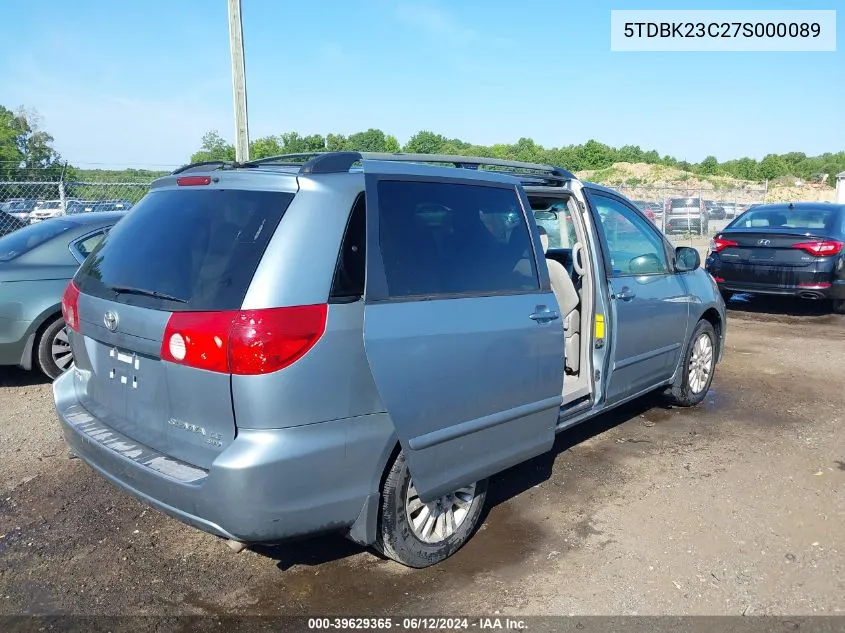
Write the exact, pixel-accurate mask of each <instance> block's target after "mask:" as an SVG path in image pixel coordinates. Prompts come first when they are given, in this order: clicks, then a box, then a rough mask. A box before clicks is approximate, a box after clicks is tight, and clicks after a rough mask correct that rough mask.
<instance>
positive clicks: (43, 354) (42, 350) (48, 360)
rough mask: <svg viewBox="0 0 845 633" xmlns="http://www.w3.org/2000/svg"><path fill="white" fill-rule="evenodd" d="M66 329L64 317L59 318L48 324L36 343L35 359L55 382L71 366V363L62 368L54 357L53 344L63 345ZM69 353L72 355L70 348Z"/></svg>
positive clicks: (40, 367)
mask: <svg viewBox="0 0 845 633" xmlns="http://www.w3.org/2000/svg"><path fill="white" fill-rule="evenodd" d="M64 329H65V322H64V320H63V319H62V317H57V318H55V319H53V320H52V321H50V322H49V323H48V324H47V327H45V328H44V330H43V331H42V332H41V336H39V337H38V341H37V343H36V345H37V349H36V357H35V358H36V361H37V362H38V367H39V369H41V371H42V372H43V373H44V374H45V375H46V376H47V377H48V378H49V379H50V380H55V379H56V378H58V377H59V376H61V375H62V374H63V373H64V372H65V371H66V370H67V368H68V367H70V365H71V363H70V362H69V363H68V364H67V365H66V366H65V367H60V366H59V365H58V364H57V363H56V358H55V357H54V355H53V344H54V343H55V344H56V345H62V344H63V341H62V340H61V338H62V336H63V335H64ZM68 353H70V347H68ZM60 358H64V356H61V357H60ZM70 358H71V360H72V359H73V356H72V355H71V356H70Z"/></svg>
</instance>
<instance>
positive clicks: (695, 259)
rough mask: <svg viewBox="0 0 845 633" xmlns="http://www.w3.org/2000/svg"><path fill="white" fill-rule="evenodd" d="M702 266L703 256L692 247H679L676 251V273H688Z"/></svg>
mask: <svg viewBox="0 0 845 633" xmlns="http://www.w3.org/2000/svg"><path fill="white" fill-rule="evenodd" d="M699 266H701V255H699V254H698V251H697V250H696V249H694V248H692V247H690V246H679V247H678V248H676V249H675V272H679V273H688V272H689V271H691V270H695V269H697V268H698V267H699Z"/></svg>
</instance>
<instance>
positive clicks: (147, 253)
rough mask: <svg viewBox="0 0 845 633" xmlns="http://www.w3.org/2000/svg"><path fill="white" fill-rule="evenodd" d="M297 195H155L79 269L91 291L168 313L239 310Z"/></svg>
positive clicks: (215, 191)
mask: <svg viewBox="0 0 845 633" xmlns="http://www.w3.org/2000/svg"><path fill="white" fill-rule="evenodd" d="M292 199H293V194H289V193H279V192H270V191H240V190H219V189H204V190H163V191H154V192H152V193H149V194H148V195H147V196H146V197H145V198H144V199H143V200H141V202H139V203H138V204H137V205H136V206H135V207H134V208H133V210H132V212H131V213H129V214H128V215H127V216H126V217H125V218H123V219H122V220H121V221H120V222H118V223H117V224H116V225H115V227H114V228H113V229H112V230H111V232H110V233H109V234H108V235H107V236H106V238H105V239H104V240H103V241H102V242H101V243H100V245H99V246H98V247H97V248H96V249H94V251H93V253H92V254H91V256H90V257H89V258H88V259H87V260H86V261H85V264H84V265H83V266H82V268H81V269H80V270H79V272H78V273H77V276H76V280H77V285H78V286H79V288H80V290H81V291H82V292H84V293H88V294H93V295H96V296H100V297H104V298H108V299H114V298H115V297H116V296H118V295H116V293H115V292H114V291H113V290H112V289H113V288H115V287H122V288H132V289H135V290H141V291H146V292H155V293H160V294H165V295H170V297H173V298H174V299H176V300H172V299H167V298H161V297H159V298H155V297H150V296H145V295H141V294H138V293H134V294H130V293H121V294H120V295H119V298H118V300H119V301H122V302H124V303H131V304H134V305H139V306H144V307H150V308H157V309H166V310H197V311H203V310H237V309H239V308H240V307H241V304H242V303H243V299H244V296H245V295H246V291H247V288H248V287H249V283H250V281H251V280H252V276H253V274H254V273H255V269H256V268H257V267H258V262H259V261H260V260H261V256H262V255H263V253H264V249H265V248H266V246H267V244H268V242H269V241H270V238H271V236H272V235H273V232H274V231H275V229H276V227H277V226H278V224H279V220H281V218H282V215H283V214H284V212H285V209H287V207H288V205H289V204H290V201H291V200H292Z"/></svg>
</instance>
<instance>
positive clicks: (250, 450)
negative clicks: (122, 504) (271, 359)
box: [53, 370, 394, 543]
mask: <svg viewBox="0 0 845 633" xmlns="http://www.w3.org/2000/svg"><path fill="white" fill-rule="evenodd" d="M73 373H74V371H73V370H71V371H69V372H67V373H66V374H64V375H63V376H61V377H59V378H58V379H57V380H56V382H55V383H54V385H53V393H54V398H55V401H56V409H57V413H58V417H59V421H60V422H61V426H62V430H63V432H64V436H65V440H66V441H67V443H68V445H69V446H70V448H71V450H72V451H73V452H74V453H75V454H76V455H78V456H79V457H80V458H81V459H82V460H84V461H85V462H86V463H87V464H88V465H89V466H91V468H93V469H94V470H95V471H96V472H98V473H99V474H100V475H102V476H103V477H105V478H106V479H108V480H109V481H110V482H112V483H113V484H115V485H116V486H118V487H119V488H121V489H123V490H124V491H126V492H128V493H130V494H131V495H133V496H135V497H137V498H138V499H140V500H142V501H143V502H145V503H147V504H149V505H151V506H153V507H155V508H157V509H159V510H161V511H162V512H165V513H166V514H169V515H171V516H173V517H175V518H177V519H179V520H180V521H182V522H184V523H187V524H189V525H191V526H193V527H195V528H198V529H200V530H203V531H205V532H210V533H211V534H216V535H217V536H221V537H224V538H229V539H234V540H237V541H243V542H247V543H259V542H274V541H280V540H283V539H287V538H291V537H296V536H302V535H307V534H314V533H318V532H326V531H333V530H344V529H348V528H349V527H350V526H351V525H352V524H353V523H355V522H356V520H357V519H359V517H360V515H362V512H363V511H368V512H374V511H377V505H376V506H373V504H372V503H367V501H368V497H371V496H372V495H374V494H377V493H378V491H379V486H380V479H381V474H382V469H383V467H384V464H385V463H386V461H387V459H388V457H389V455H390V451H391V450H392V448H393V445H394V439H393V427H392V424H391V422H390V419H389V417H388V416H387V415H386V414H373V415H367V416H360V417H357V418H348V419H345V420H335V421H331V422H323V423H319V424H311V425H306V426H299V427H291V428H286V429H276V430H250V429H239V431H238V435H237V437H236V439H235V440H234V441H233V442H232V444H231V445H230V446H229V447H228V448H226V450H224V451H223V452H222V453H220V455H219V456H218V457H217V459H215V461H214V462H213V463H212V465H211V467H210V468H209V469H208V470H203V469H199V468H196V467H194V466H191V465H189V464H185V463H183V462H179V461H177V460H174V459H172V458H169V457H167V456H166V455H162V454H160V453H157V452H156V451H155V450H153V449H151V448H149V447H146V446H143V445H140V444H138V443H137V442H134V440H131V439H130V438H126V437H124V436H121V435H120V434H119V433H117V432H116V431H114V430H112V429H109V428H108V427H106V426H105V425H104V424H102V423H101V422H99V421H98V420H96V419H95V418H94V417H93V416H92V415H91V414H90V413H89V412H88V411H87V410H86V409H85V408H84V407H82V406H81V405H80V404H79V402H78V400H77V398H76V395H75V389H74V380H73ZM368 522H369V523H370V524H374V523H373V517H370V518H369V520H368Z"/></svg>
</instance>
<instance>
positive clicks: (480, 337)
mask: <svg viewBox="0 0 845 633" xmlns="http://www.w3.org/2000/svg"><path fill="white" fill-rule="evenodd" d="M423 162H425V163H428V164H422V163H423ZM430 163H438V164H435V165H432V164H430ZM490 167H493V169H489V168H490ZM538 174H539V176H538ZM535 217H536V218H537V219H536V220H535ZM538 220H539V221H540V222H542V225H543V231H542V234H541V231H540V230H539V229H538V225H537V221H538ZM550 234H555V235H554V236H553V237H554V239H553V240H549V239H548V238H549V237H550ZM549 241H552V243H553V244H555V245H556V247H555V248H549V247H548V242H549ZM63 309H64V315H65V320H66V322H67V324H68V327H69V330H70V340H71V346H72V348H73V352H74V359H75V366H74V367H73V369H72V370H71V371H69V372H67V373H66V374H64V375H63V376H61V377H60V378H59V379H58V380H56V382H55V383H54V387H53V389H54V396H55V402H56V408H57V410H58V414H59V418H60V421H61V425H62V427H63V429H64V434H65V437H66V439H67V442H68V443H69V444H70V446H71V449H72V450H73V451H74V452H75V453H76V454H77V455H79V456H80V457H81V458H82V459H84V460H85V461H86V462H87V463H88V464H89V465H90V466H91V467H93V468H94V469H95V470H96V471H97V472H98V473H100V474H101V475H102V476H104V477H105V478H107V479H108V480H110V481H111V482H113V483H114V484H116V485H117V486H119V487H120V488H122V489H124V490H126V491H128V492H129V493H131V494H133V495H135V496H136V497H138V498H140V499H142V500H144V501H145V502H146V503H148V504H150V505H152V506H154V507H156V508H158V509H160V510H162V511H164V512H166V513H168V514H170V515H173V516H175V517H177V518H179V519H181V520H182V521H184V522H186V523H188V524H190V525H192V526H195V527H197V528H199V529H202V530H205V531H207V532H210V533H212V534H216V535H218V536H221V537H223V538H225V539H229V541H230V544H232V545H233V547H234V548H235V549H241V548H242V547H244V546H246V545H249V544H254V543H261V542H271V541H279V540H283V539H288V538H291V537H296V536H299V535H304V534H312V533H316V532H325V531H341V532H343V533H345V534H346V535H347V536H348V537H349V538H351V539H352V540H354V541H356V542H358V543H361V544H364V545H368V546H373V547H376V548H378V549H379V550H380V551H381V552H383V553H384V554H385V555H387V556H389V557H390V558H393V559H395V560H397V561H399V562H401V563H403V564H405V565H409V566H412V567H425V566H428V565H431V564H434V563H437V562H438V561H441V560H443V559H444V558H446V557H448V556H450V555H451V554H452V553H454V552H455V551H456V550H457V549H458V548H459V547H461V545H462V544H463V543H464V542H465V541H466V540H467V539H468V538H469V537H470V536H471V534H472V533H473V531H474V530H475V528H476V527H477V524H478V522H479V517H480V516H481V512H482V508H483V505H484V501H485V495H486V490H487V483H486V482H487V479H488V478H489V477H490V476H491V475H493V474H495V473H498V472H500V471H503V470H505V469H506V468H508V467H510V466H513V465H515V464H518V463H520V462H522V461H524V460H527V459H530V458H532V457H534V456H536V455H539V454H541V453H543V452H545V451H548V450H549V449H550V448H551V447H552V444H553V442H554V438H555V433H556V432H558V431H561V430H563V429H566V428H568V427H571V426H572V425H574V424H578V423H580V422H583V421H585V420H587V419H589V418H592V417H594V416H596V415H598V414H599V413H601V412H603V411H607V410H608V409H610V408H612V407H615V406H617V405H619V404H621V403H623V402H626V401H628V400H631V399H633V398H636V397H638V396H640V395H642V394H645V393H647V392H649V391H652V390H654V389H662V390H664V391H666V392H667V394H668V396H669V398H670V399H671V400H672V401H673V402H674V403H676V404H679V405H682V406H691V405H694V404H696V403H698V402H700V401H701V400H702V399H703V398H704V396H705V394H706V393H707V390H708V388H709V385H710V382H711V380H712V378H713V372H714V369H715V365H716V362H717V360H718V359H719V358H720V357H721V355H722V350H723V345H724V336H725V325H726V322H725V307H724V303H723V301H722V299H721V296H720V294H719V292H718V289H717V288H716V286H715V283H714V282H713V280H712V278H711V277H710V276H709V275H708V274H707V273H706V272H705V271H704V270H702V269H701V268H700V260H699V255H698V253H697V251H695V250H693V249H690V248H685V247H681V248H678V249H675V248H673V247H672V246H671V245H670V243H669V242H668V241H667V240H666V239H665V237H664V236H663V235H662V234H661V232H660V231H659V230H658V229H657V228H656V227H655V226H654V225H653V224H652V223H651V222H650V221H649V220H648V219H647V218H646V217H645V216H644V215H643V214H642V212H641V211H640V210H639V209H638V208H636V207H635V206H634V205H633V204H632V203H631V202H630V201H628V200H627V199H625V198H624V197H622V196H620V195H619V194H617V193H615V192H613V191H611V190H609V189H606V188H603V187H600V186H598V185H591V184H589V183H582V182H581V181H579V180H578V179H577V178H575V176H573V175H572V174H571V173H570V172H568V171H566V170H564V169H560V168H557V167H552V166H548V165H532V164H525V163H516V162H509V161H498V160H492V159H481V158H478V159H474V158H469V157H463V156H462V157H454V156H436V155H424V156H423V155H394V154H390V155H373V154H363V155H362V154H358V153H354V152H338V153H325V154H316V155H308V156H305V157H304V158H303V157H302V156H301V155H299V156H281V157H274V158H269V159H263V160H259V161H253V162H251V163H246V164H231V163H220V164H215V165H209V164H202V165H196V166H188V167H185V168H182V169H181V170H177V171H176V172H174V173H173V174H172V175H170V176H167V177H164V178H161V179H159V180H158V181H156V182H155V183H154V185H153V186H152V189H151V191H150V193H149V194H148V195H147V196H146V197H144V198H143V199H142V200H141V201H140V202H139V203H138V204H137V205H136V206H135V207H133V209H132V210H131V211H130V212H129V213H128V214H127V216H126V218H125V219H124V220H122V221H121V222H120V223H119V224H118V225H117V226H116V227H115V229H114V230H113V231H112V232H111V233H110V234H109V235H108V236H107V237H106V238H105V239H104V240H103V242H102V243H101V244H100V246H98V247H97V248H96V249H95V250H94V251H93V252H92V253H91V255H90V256H89V257H88V258H87V259H86V261H85V263H84V264H83V266H82V267H81V268H80V270H79V272H78V273H77V274H76V276H75V277H74V279H73V281H72V283H71V284H70V285H69V286H68V288H67V291H66V292H65V296H64V299H63Z"/></svg>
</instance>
